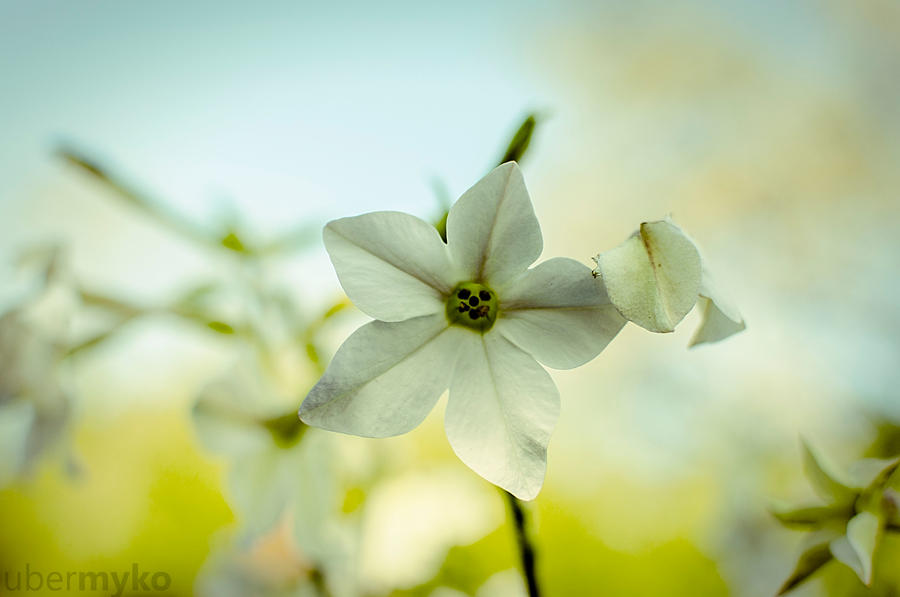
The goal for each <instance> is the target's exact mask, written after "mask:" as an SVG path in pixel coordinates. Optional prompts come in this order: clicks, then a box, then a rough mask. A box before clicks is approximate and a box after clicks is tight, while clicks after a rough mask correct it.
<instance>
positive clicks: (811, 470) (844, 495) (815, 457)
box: [802, 440, 860, 504]
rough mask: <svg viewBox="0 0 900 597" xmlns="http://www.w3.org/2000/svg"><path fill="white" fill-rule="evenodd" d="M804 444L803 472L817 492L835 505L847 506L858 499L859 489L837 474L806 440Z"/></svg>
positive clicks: (823, 456) (832, 466) (834, 468)
mask: <svg viewBox="0 0 900 597" xmlns="http://www.w3.org/2000/svg"><path fill="white" fill-rule="evenodd" d="M802 444H803V470H804V472H805V473H806V477H807V478H808V479H809V482H810V483H811V484H812V486H813V489H814V490H815V492H816V493H817V494H818V495H819V497H821V498H822V499H823V500H828V501H829V502H831V503H833V504H847V503H851V502H852V501H853V500H854V499H856V494H857V491H856V490H858V489H860V488H858V487H851V482H850V481H848V480H846V479H845V478H844V477H843V475H841V474H840V473H838V472H837V470H836V467H835V466H834V465H833V464H831V462H830V461H829V460H828V459H827V458H826V457H825V455H824V454H822V453H820V452H817V451H816V450H814V449H813V447H812V446H810V445H809V443H807V442H806V440H803V441H802Z"/></svg>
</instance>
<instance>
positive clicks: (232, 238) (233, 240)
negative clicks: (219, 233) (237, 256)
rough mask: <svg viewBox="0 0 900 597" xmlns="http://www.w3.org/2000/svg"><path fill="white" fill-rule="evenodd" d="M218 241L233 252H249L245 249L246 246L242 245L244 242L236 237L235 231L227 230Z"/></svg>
mask: <svg viewBox="0 0 900 597" xmlns="http://www.w3.org/2000/svg"><path fill="white" fill-rule="evenodd" d="M219 242H220V244H221V245H222V246H223V247H225V248H226V249H228V250H229V251H234V252H235V253H249V252H250V251H248V250H247V246H246V245H244V242H243V241H242V240H241V239H240V238H239V237H238V235H237V234H236V233H235V232H229V233H228V234H226V235H225V236H224V237H223V238H222V240H221V241H219Z"/></svg>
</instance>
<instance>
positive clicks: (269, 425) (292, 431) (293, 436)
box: [262, 411, 308, 448]
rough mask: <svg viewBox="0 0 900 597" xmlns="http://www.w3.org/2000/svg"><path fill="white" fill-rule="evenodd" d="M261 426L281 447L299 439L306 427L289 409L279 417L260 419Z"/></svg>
mask: <svg viewBox="0 0 900 597" xmlns="http://www.w3.org/2000/svg"><path fill="white" fill-rule="evenodd" d="M262 424H263V427H265V428H266V429H268V430H269V433H271V434H272V438H273V439H274V440H275V443H276V444H278V446H279V447H281V448H289V447H291V446H293V445H294V444H296V443H297V442H298V441H300V438H301V437H303V434H304V433H305V432H306V430H307V429H308V427H307V425H306V424H305V423H304V422H303V421H301V420H300V417H299V416H298V415H297V413H296V412H294V411H291V412H289V413H287V414H285V415H281V416H279V417H272V418H271V419H266V420H264V421H262Z"/></svg>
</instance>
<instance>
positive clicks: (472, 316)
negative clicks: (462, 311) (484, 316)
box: [469, 309, 481, 319]
mask: <svg viewBox="0 0 900 597" xmlns="http://www.w3.org/2000/svg"><path fill="white" fill-rule="evenodd" d="M480 316H481V313H479V312H478V311H476V310H475V309H472V310H471V311H469V319H478V318H479V317H480Z"/></svg>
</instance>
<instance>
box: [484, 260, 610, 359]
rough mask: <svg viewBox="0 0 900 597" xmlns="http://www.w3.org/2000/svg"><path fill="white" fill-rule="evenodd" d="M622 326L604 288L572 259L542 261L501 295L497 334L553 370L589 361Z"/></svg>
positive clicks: (587, 269) (589, 271) (583, 267)
mask: <svg viewBox="0 0 900 597" xmlns="http://www.w3.org/2000/svg"><path fill="white" fill-rule="evenodd" d="M624 325H625V318H623V317H622V316H621V315H620V314H619V312H618V311H616V308H615V307H614V306H613V305H612V303H611V302H610V301H609V297H608V296H607V295H606V289H605V288H604V287H603V284H602V283H601V282H600V281H599V280H595V279H594V277H593V276H592V275H591V270H590V269H589V268H588V267H587V266H585V265H582V264H581V263H578V262H577V261H575V260H574V259H567V258H565V257H558V258H555V259H550V260H548V261H545V262H543V263H541V264H539V265H537V266H536V267H533V268H531V269H530V270H528V271H527V272H525V274H524V275H522V276H520V277H519V278H517V279H516V280H515V281H514V282H512V283H511V284H510V285H509V286H507V287H505V288H503V290H502V292H501V293H500V318H499V319H498V321H497V331H499V332H500V333H501V334H502V335H503V336H505V337H506V338H507V339H508V340H510V341H511V342H512V343H513V344H515V345H517V346H518V347H519V348H521V349H522V350H524V351H525V352H527V353H529V354H531V355H532V356H533V357H534V358H536V359H537V360H538V361H540V362H541V363H543V364H545V365H547V366H548V367H553V368H555V369H571V368H573V367H578V366H580V365H583V364H585V363H586V362H588V361H590V360H591V359H593V358H594V357H595V356H597V355H598V354H600V351H602V350H603V349H604V348H606V345H607V344H609V343H610V341H611V340H612V339H613V338H615V336H616V334H618V333H619V330H621V329H622V327H623V326H624Z"/></svg>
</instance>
